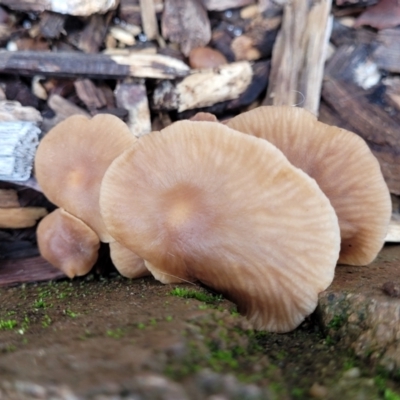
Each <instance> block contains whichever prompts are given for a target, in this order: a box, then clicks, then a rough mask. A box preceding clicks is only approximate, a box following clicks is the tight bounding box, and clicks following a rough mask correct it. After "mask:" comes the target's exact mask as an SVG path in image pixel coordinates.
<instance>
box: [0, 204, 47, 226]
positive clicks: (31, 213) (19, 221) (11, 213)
mask: <svg viewBox="0 0 400 400" xmlns="http://www.w3.org/2000/svg"><path fill="white" fill-rule="evenodd" d="M45 215H47V210H46V209H45V208H43V207H19V208H0V228H2V229H19V228H29V227H31V226H34V225H36V222H37V221H38V220H39V219H40V218H43V217H44V216H45Z"/></svg>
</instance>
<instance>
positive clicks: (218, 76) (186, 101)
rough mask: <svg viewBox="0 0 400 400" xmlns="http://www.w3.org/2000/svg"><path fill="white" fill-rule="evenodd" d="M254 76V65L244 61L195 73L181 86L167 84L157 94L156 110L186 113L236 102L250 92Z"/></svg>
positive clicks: (163, 83) (163, 84) (159, 88)
mask: <svg viewBox="0 0 400 400" xmlns="http://www.w3.org/2000/svg"><path fill="white" fill-rule="evenodd" d="M252 76H253V70H252V68H251V65H250V63H249V62H247V61H241V62H236V63H231V64H227V65H222V66H221V67H219V68H216V69H214V70H204V71H199V72H195V73H193V74H192V75H189V76H188V77H186V78H185V79H183V80H182V81H181V82H179V83H173V82H168V81H163V82H161V83H160V85H159V86H158V87H157V88H156V89H155V91H154V95H153V102H154V107H155V109H158V110H174V109H177V110H178V112H182V111H184V110H190V109H194V108H200V107H207V106H211V105H213V104H215V103H218V102H221V101H226V100H231V99H236V98H238V97H239V96H240V95H241V94H242V93H243V92H244V91H245V90H246V89H247V88H248V86H249V85H250V83H251V80H252Z"/></svg>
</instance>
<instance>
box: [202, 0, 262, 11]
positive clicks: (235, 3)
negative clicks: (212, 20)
mask: <svg viewBox="0 0 400 400" xmlns="http://www.w3.org/2000/svg"><path fill="white" fill-rule="evenodd" d="M203 2H204V5H205V6H206V8H207V10H209V11H225V10H229V9H230V8H238V7H244V6H248V5H249V4H255V3H256V1H255V0H204V1H203Z"/></svg>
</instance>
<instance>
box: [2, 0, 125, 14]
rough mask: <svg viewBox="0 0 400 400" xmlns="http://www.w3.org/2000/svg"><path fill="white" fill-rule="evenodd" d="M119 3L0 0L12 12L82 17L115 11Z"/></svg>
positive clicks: (91, 0)
mask: <svg viewBox="0 0 400 400" xmlns="http://www.w3.org/2000/svg"><path fill="white" fill-rule="evenodd" d="M118 3H119V1H118V0H85V1H66V0H0V4H3V5H5V6H7V7H9V8H11V9H12V10H17V11H39V12H42V11H45V10H47V11H54V12H58V13H60V14H69V15H76V16H81V17H88V16H90V15H92V14H97V13H100V14H102V13H105V12H107V11H109V10H113V9H115V8H116V7H117V6H118Z"/></svg>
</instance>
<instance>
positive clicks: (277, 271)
mask: <svg viewBox="0 0 400 400" xmlns="http://www.w3.org/2000/svg"><path fill="white" fill-rule="evenodd" d="M115 204H118V207H115ZM100 209H101V213H102V215H103V218H104V221H105V224H106V227H107V229H108V230H109V232H110V233H111V235H112V236H113V237H114V238H115V239H116V240H117V241H118V242H120V243H121V244H123V245H124V246H125V247H127V248H128V249H130V250H132V251H133V252H134V253H136V254H138V255H139V256H140V257H142V258H143V259H145V260H146V266H147V267H148V268H149V269H150V270H151V272H152V273H153V274H154V275H155V276H157V278H159V279H161V280H162V281H164V282H174V281H175V282H176V281H180V282H182V281H196V280H198V281H201V282H203V283H204V284H206V285H208V286H210V287H212V288H214V289H216V290H218V291H220V292H222V293H223V294H225V295H226V296H227V297H228V298H230V299H232V300H233V301H235V302H236V303H237V304H238V306H239V310H240V311H241V312H242V313H244V314H246V315H247V316H248V318H249V319H250V320H251V321H252V322H253V324H254V326H255V327H256V328H259V329H268V330H271V331H278V332H285V331H289V330H291V329H293V328H295V327H296V326H297V325H298V324H299V323H300V322H301V321H302V320H303V319H304V318H305V316H306V315H309V314H310V313H311V312H312V311H313V310H314V309H315V307H316V305H317V300H318V293H319V292H321V291H323V290H325V289H326V288H327V286H328V285H329V284H330V283H331V281H332V279H333V275H334V269H335V266H336V261H337V258H338V254H339V244H340V238H339V226H338V221H337V216H336V214H335V212H334V210H333V208H332V206H331V205H330V203H329V200H328V199H327V198H326V196H325V195H324V194H323V193H322V191H321V190H320V188H319V187H318V185H317V184H316V182H315V181H314V180H313V179H311V178H310V177H309V176H308V175H306V174H305V173H304V172H302V171H301V170H299V169H297V168H295V167H293V166H292V165H291V164H290V163H289V162H288V160H287V159H286V158H285V157H284V155H283V154H282V153H281V152H280V151H279V150H278V149H277V148H276V147H275V146H273V145H271V144H270V143H268V142H267V141H265V140H261V139H257V138H254V137H251V136H249V135H243V134H242V133H239V132H236V131H234V130H232V129H230V128H228V127H226V126H224V125H222V124H216V123H214V122H207V121H201V122H191V121H180V122H176V123H174V124H172V125H171V126H169V127H167V128H165V129H163V130H162V131H160V132H153V133H150V134H148V135H146V136H144V137H142V138H141V139H140V140H139V141H138V142H137V144H136V145H135V146H132V147H131V148H129V149H128V150H127V151H125V152H124V153H123V154H121V155H120V156H119V157H118V158H117V159H116V160H115V161H114V162H113V163H112V164H111V165H110V167H109V169H108V170H107V172H106V173H105V176H104V178H103V181H102V185H101V190H100Z"/></svg>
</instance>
